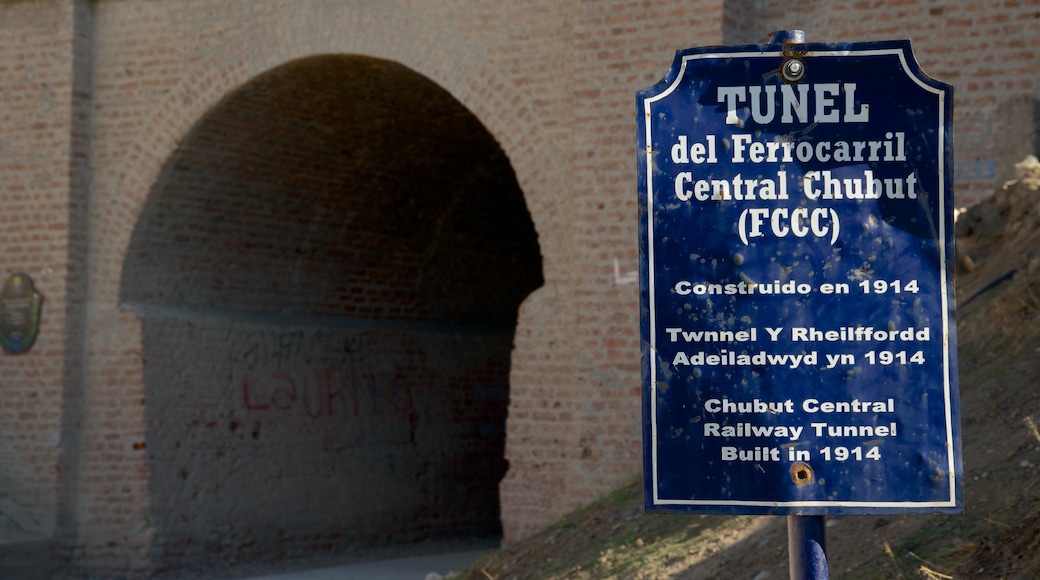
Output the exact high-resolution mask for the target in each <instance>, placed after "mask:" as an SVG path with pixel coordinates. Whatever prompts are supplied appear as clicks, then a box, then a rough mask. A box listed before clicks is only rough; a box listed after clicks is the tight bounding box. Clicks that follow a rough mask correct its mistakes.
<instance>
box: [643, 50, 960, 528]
mask: <svg viewBox="0 0 1040 580" xmlns="http://www.w3.org/2000/svg"><path fill="white" fill-rule="evenodd" d="M952 100H953V94H952V89H951V87H950V86H948V85H946V84H943V83H941V82H938V81H936V80H934V79H931V78H929V77H928V76H926V75H925V74H924V73H923V72H922V71H921V69H920V67H919V65H918V63H917V62H916V61H915V59H914V57H913V54H912V52H911V48H910V43H909V41H884V42H870V43H842V44H815V43H809V44H772V45H753V46H726V47H708V48H693V49H687V50H682V51H679V52H678V53H677V54H676V58H675V61H674V63H673V64H672V67H671V69H670V70H669V71H668V73H667V74H666V75H665V77H664V79H662V80H661V81H660V82H659V83H657V84H656V85H655V86H653V87H651V88H649V89H646V90H644V91H640V92H639V93H637V99H636V101H637V109H638V152H637V157H638V179H639V190H640V191H639V193H640V203H639V219H640V257H641V259H640V291H641V300H640V302H641V332H642V350H643V363H642V365H643V368H642V377H643V416H644V428H643V434H644V458H645V459H644V466H645V492H646V508H647V509H648V510H649V511H678V512H711V513H748V514H801V515H822V514H857V513H875V514H876V513H916V512H954V513H956V512H960V511H962V496H961V485H960V480H961V473H962V472H961V460H960V425H959V418H958V417H959V408H958V406H959V403H958V379H957V360H956V352H957V346H956V334H955V331H956V329H955V324H954V309H955V302H954V297H953V256H954V248H953V238H952V233H953V187H952V179H953V148H952V142H953V135H952V124H951V123H952V111H951V109H952Z"/></svg>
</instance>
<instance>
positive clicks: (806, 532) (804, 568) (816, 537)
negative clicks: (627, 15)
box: [770, 30, 830, 580]
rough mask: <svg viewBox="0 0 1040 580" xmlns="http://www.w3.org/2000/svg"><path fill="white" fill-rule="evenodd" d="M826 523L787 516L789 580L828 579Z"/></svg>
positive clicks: (789, 33)
mask: <svg viewBox="0 0 1040 580" xmlns="http://www.w3.org/2000/svg"><path fill="white" fill-rule="evenodd" d="M770 42H772V43H774V44H779V43H792V44H800V43H804V42H805V32H804V31H801V30H777V31H775V32H773V33H772V34H771V35H770ZM826 528H827V525H826V522H825V520H824V517H823V516H795V515H790V516H787V555H788V558H789V559H790V562H791V564H790V567H789V569H790V574H791V580H828V578H829V577H830V573H829V570H828V568H827V530H826Z"/></svg>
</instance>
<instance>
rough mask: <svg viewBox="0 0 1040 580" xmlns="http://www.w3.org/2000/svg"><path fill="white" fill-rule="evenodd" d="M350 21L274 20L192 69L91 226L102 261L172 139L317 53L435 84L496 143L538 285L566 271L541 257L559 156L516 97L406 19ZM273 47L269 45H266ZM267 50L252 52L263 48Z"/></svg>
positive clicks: (552, 243) (493, 74)
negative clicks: (520, 207) (385, 66)
mask: <svg viewBox="0 0 1040 580" xmlns="http://www.w3.org/2000/svg"><path fill="white" fill-rule="evenodd" d="M365 16H366V15H362V16H361V17H359V18H355V19H352V20H350V21H349V28H347V29H342V28H339V27H337V26H329V27H327V28H326V29H324V30H318V31H315V30H313V25H312V23H310V22H302V21H301V22H298V23H297V22H295V21H293V20H292V19H291V18H289V19H284V20H279V21H277V22H273V23H270V24H268V25H267V26H266V27H260V28H257V29H253V30H249V31H246V32H244V33H243V34H241V35H240V36H239V37H237V38H235V39H234V40H233V41H231V42H229V43H228V50H227V51H226V52H222V53H220V54H218V55H215V56H213V57H211V58H209V59H207V60H204V61H202V62H200V63H199V64H198V65H197V66H196V67H195V68H194V70H192V71H191V72H190V73H189V74H187V75H185V78H184V80H183V81H181V82H180V83H179V84H178V85H177V86H176V87H175V88H173V89H172V90H171V91H170V92H169V94H168V95H167V96H166V97H165V98H164V99H163V100H162V101H159V102H158V103H157V105H156V107H155V111H156V115H155V116H154V117H153V118H152V121H151V123H149V124H148V125H147V126H145V127H142V128H141V130H140V134H139V137H137V138H133V139H132V142H134V143H136V144H137V145H135V147H134V148H133V149H132V150H131V151H128V152H127V158H126V160H125V165H127V166H130V167H134V168H136V171H134V172H133V173H130V172H127V173H125V174H123V176H122V177H121V179H120V180H119V182H118V183H117V184H116V193H117V195H116V196H115V202H114V203H115V204H117V205H118V206H120V207H110V208H108V209H107V211H106V212H105V215H104V216H102V217H101V218H100V219H101V221H102V225H101V226H100V228H99V229H103V230H104V231H105V232H106V238H105V240H103V241H104V242H106V245H108V247H107V248H105V249H104V254H105V255H106V256H111V255H112V253H113V252H114V253H115V255H118V256H123V255H125V252H126V249H127V246H128V244H129V234H130V229H131V228H132V225H133V223H134V222H135V221H136V215H137V213H138V212H139V211H140V210H141V208H142V207H143V204H144V201H145V198H146V197H147V194H148V191H149V189H150V187H151V185H152V184H153V183H154V181H155V179H157V178H158V176H159V174H160V171H161V169H162V165H163V163H164V162H165V161H166V159H167V158H168V157H169V155H170V154H172V153H173V151H174V150H175V149H176V147H177V145H178V144H179V143H180V140H181V139H182V138H183V136H184V135H186V134H187V132H188V131H190V130H191V128H192V127H193V126H194V124H195V123H196V122H197V121H198V120H199V119H200V118H202V117H203V116H204V115H205V114H206V112H207V111H209V110H210V109H211V108H212V107H213V106H214V105H215V104H216V103H218V102H219V101H220V99H222V98H223V97H224V96H225V95H227V94H229V93H231V92H233V91H234V90H235V89H236V88H237V87H239V86H241V85H243V84H245V83H246V82H248V81H249V80H250V79H252V78H254V77H256V76H257V75H260V74H262V73H263V72H265V71H267V70H270V69H273V68H276V67H278V66H281V65H284V64H286V63H289V62H291V61H293V60H297V59H300V58H305V57H309V56H316V55H321V54H358V55H363V56H370V57H375V58H382V59H386V60H390V61H394V62H398V63H400V64H403V65H405V66H406V67H408V68H410V69H412V70H414V71H416V72H417V73H419V74H421V75H423V76H425V77H427V78H429V79H430V80H432V81H433V82H435V83H437V84H438V85H440V86H441V87H442V88H444V89H445V90H447V91H448V92H449V93H450V94H452V96H454V97H455V98H456V99H457V100H458V101H459V102H461V103H462V104H463V105H464V106H466V107H467V108H468V109H469V110H470V111H471V112H473V114H474V116H476V117H477V118H478V119H479V120H480V121H481V122H482V123H483V124H484V126H485V127H486V128H487V129H488V131H489V133H491V135H492V136H494V137H495V139H496V140H497V141H498V142H499V144H500V145H501V147H502V149H503V150H504V151H505V153H506V155H507V156H508V157H509V160H510V163H511V165H512V167H513V170H514V172H515V173H516V176H517V180H518V182H519V183H520V186H521V189H522V190H523V191H524V195H525V198H526V200H527V205H528V209H529V211H530V213H531V217H532V220H533V221H534V225H535V230H536V231H537V233H538V235H539V239H540V244H541V246H542V247H543V258H544V260H545V263H544V270H545V275H546V279H551V278H554V277H556V276H555V275H554V274H555V273H558V272H564V271H566V266H565V265H564V264H561V263H560V260H561V259H565V257H564V256H563V255H560V254H559V253H555V252H547V251H545V249H547V248H554V249H559V248H562V247H565V245H566V244H563V243H561V240H559V239H558V238H559V237H560V236H561V235H564V234H563V233H562V232H563V231H565V229H564V228H560V227H559V226H558V224H557V221H558V220H559V219H560V217H561V216H560V215H559V207H558V200H557V199H555V198H554V195H556V194H557V193H556V192H559V191H562V183H563V179H562V175H561V170H560V168H559V167H558V166H557V164H558V160H559V156H558V155H556V154H554V146H553V144H552V143H551V141H550V140H549V139H548V137H547V136H546V135H545V134H543V133H542V131H541V130H540V128H539V126H538V122H537V119H536V117H535V113H534V110H533V108H532V107H531V106H530V105H528V104H527V103H526V98H525V97H524V95H523V94H522V93H520V92H518V91H515V90H513V89H512V88H511V87H510V85H509V82H508V79H507V78H505V76H504V75H501V74H499V73H498V72H497V71H495V70H494V69H493V68H492V67H491V65H490V63H488V62H486V61H485V60H483V59H481V58H480V57H479V55H477V54H475V51H473V50H467V47H461V46H459V45H457V44H456V43H453V42H451V41H450V40H449V39H447V38H445V37H439V36H437V34H436V32H437V31H436V30H435V29H433V28H431V27H430V26H429V25H428V24H427V23H424V22H420V21H417V20H411V19H409V18H407V17H399V18H386V17H379V18H378V19H377V18H375V17H371V18H367V17H365ZM274 39H277V40H278V43H273V42H272V41H273V40H274ZM272 44H275V48H274V49H272V50H270V51H262V50H257V49H256V47H258V46H271V45H272Z"/></svg>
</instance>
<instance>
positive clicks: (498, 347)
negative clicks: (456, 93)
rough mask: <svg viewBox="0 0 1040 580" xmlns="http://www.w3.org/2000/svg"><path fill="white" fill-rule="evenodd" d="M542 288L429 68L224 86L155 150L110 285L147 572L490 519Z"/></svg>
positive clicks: (517, 208) (499, 162)
mask: <svg viewBox="0 0 1040 580" xmlns="http://www.w3.org/2000/svg"><path fill="white" fill-rule="evenodd" d="M541 283H542V274H541V257H540V254H539V250H538V242H537V238H536V235H535V233H534V228H533V226H532V224H531V218H530V215H529V213H528V211H527V209H526V206H525V203H524V198H523V194H522V192H521V191H520V189H519V186H518V185H517V183H516V179H515V177H514V175H513V172H512V169H511V167H510V165H509V162H508V160H507V159H506V157H505V155H504V153H503V152H502V150H501V148H500V147H499V146H498V145H497V143H496V142H495V141H494V139H493V138H492V137H491V136H490V135H489V134H488V133H487V131H486V130H485V129H484V128H483V126H482V125H481V124H480V122H479V121H478V120H477V119H476V118H475V117H474V116H473V115H472V114H471V113H470V112H469V111H467V110H466V109H465V108H464V107H463V106H462V105H461V104H459V103H458V102H457V101H456V100H455V99H454V98H452V97H451V95H449V94H448V93H446V92H445V91H443V90H442V89H440V88H439V87H438V86H437V85H436V84H434V83H432V82H430V81H429V80H428V79H426V78H424V77H422V76H421V75H418V74H416V73H414V72H413V71H411V70H410V69H408V68H406V67H404V66H402V65H400V64H397V63H394V62H390V61H386V60H379V59H373V58H367V57H359V56H333V55H326V56H318V57H310V58H306V59H301V60H297V61H293V62H290V63H288V64H286V65H283V66H280V67H278V68H276V69H273V70H271V71H268V72H267V73H265V74H263V75H261V76H259V77H257V78H255V79H253V80H252V81H250V82H249V83H247V84H246V85H244V86H242V87H240V88H239V89H238V90H236V91H234V92H233V93H232V94H230V95H228V96H227V97H226V98H225V99H223V100H222V101H221V102H220V103H219V104H218V105H217V106H215V107H214V108H213V109H212V110H211V111H210V112H209V113H208V114H207V115H206V116H205V117H204V118H202V119H201V120H200V121H199V122H198V123H197V124H196V125H195V127H194V128H193V130H192V131H191V132H190V133H189V135H188V136H187V137H186V138H185V139H184V140H183V141H182V142H181V144H180V146H179V147H178V149H177V150H176V151H175V153H174V154H173V155H172V156H171V157H170V158H169V159H168V160H167V162H166V164H165V166H164V169H163V171H162V173H161V175H160V176H159V178H158V179H157V181H156V182H155V184H154V185H153V187H152V189H151V191H150V193H149V196H148V199H147V201H146V204H145V207H144V209H143V210H142V212H141V214H140V217H139V220H138V222H137V224H136V226H135V228H134V232H133V235H132V238H131V243H130V246H129V251H128V255H127V260H126V265H125V267H124V272H123V277H122V283H121V300H122V301H123V302H124V303H128V304H131V305H132V306H133V307H134V308H135V309H137V310H138V311H139V313H140V314H141V316H142V320H143V326H142V343H143V344H142V357H143V360H144V376H145V390H146V403H147V419H148V425H147V445H148V456H149V469H150V492H151V505H152V514H151V516H152V522H153V525H154V527H155V530H156V535H155V548H156V549H155V551H154V553H155V558H156V559H157V560H158V561H157V562H156V564H157V565H159V566H177V565H182V564H186V563H199V562H205V561H235V560H240V559H253V558H258V557H265V556H274V557H277V556H292V555H300V554H305V553H311V552H314V551H324V550H329V551H345V550H351V549H357V548H363V547H366V546H373V545H381V544H387V543H394V542H407V541H416V540H424V539H434V538H445V537H458V536H485V535H494V534H497V533H499V529H500V528H499V526H500V524H499V521H498V497H497V493H498V492H497V484H498V481H499V479H501V477H502V475H503V473H504V472H505V468H506V466H505V462H504V460H503V458H502V457H503V445H504V422H505V413H506V407H507V404H508V371H509V356H510V350H511V347H512V338H513V328H514V326H515V323H516V313H517V308H518V306H519V304H520V302H521V301H522V300H523V299H524V297H525V296H526V295H527V294H528V293H530V292H531V291H532V290H534V289H535V288H537V287H538V286H540V285H541Z"/></svg>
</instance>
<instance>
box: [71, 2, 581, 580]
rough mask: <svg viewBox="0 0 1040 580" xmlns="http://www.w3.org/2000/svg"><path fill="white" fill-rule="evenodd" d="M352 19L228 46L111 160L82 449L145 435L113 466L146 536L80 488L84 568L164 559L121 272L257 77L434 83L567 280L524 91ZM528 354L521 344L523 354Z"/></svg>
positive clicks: (99, 207) (432, 47) (88, 486)
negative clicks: (329, 70) (226, 104)
mask: <svg viewBox="0 0 1040 580" xmlns="http://www.w3.org/2000/svg"><path fill="white" fill-rule="evenodd" d="M330 10H335V9H333V8H330ZM347 13H348V10H347V9H346V8H343V9H342V14H333V15H331V16H336V17H338V18H341V19H342V20H341V21H336V20H334V19H332V18H330V19H327V20H326V21H327V22H329V25H328V26H325V27H323V28H322V29H320V30H315V29H314V27H313V22H312V21H303V20H300V21H296V20H293V19H292V18H291V17H289V18H283V19H280V20H277V21H274V20H272V21H269V22H267V23H266V24H263V25H260V26H256V27H253V28H249V29H247V30H245V31H244V32H242V33H241V34H239V35H237V36H235V37H233V38H231V39H229V40H228V41H227V43H226V44H225V45H224V47H223V50H221V51H218V52H216V53H213V55H212V56H210V57H209V58H206V59H203V60H202V61H200V62H199V63H198V64H197V65H196V66H195V67H194V68H193V69H192V70H191V71H190V72H188V73H187V74H185V75H184V77H183V80H182V81H180V82H179V83H178V84H177V85H175V86H174V87H173V88H172V89H171V90H169V91H168V92H166V93H165V96H164V97H163V98H162V99H160V100H158V101H157V102H156V104H155V106H154V108H153V111H154V115H152V116H150V117H149V122H148V123H147V124H145V125H144V126H141V127H140V129H139V130H138V132H137V134H136V136H133V137H130V138H129V139H127V142H128V143H131V145H130V146H129V147H128V148H127V149H126V150H124V151H123V156H122V158H121V159H118V160H117V161H115V162H107V163H110V164H109V165H107V166H105V167H103V168H102V170H103V171H107V172H108V174H107V175H108V177H107V179H109V180H111V181H110V183H111V185H105V186H104V188H105V190H104V191H98V192H97V195H96V199H97V201H96V202H95V204H94V206H93V208H92V212H93V213H92V219H91V244H90V250H89V251H90V257H91V259H90V267H91V270H92V275H91V278H90V286H89V289H88V307H87V310H86V315H87V320H86V324H87V331H86V334H87V336H89V337H92V338H91V339H90V340H89V341H88V343H87V347H86V358H85V365H86V368H85V373H84V376H85V380H84V382H85V385H84V388H85V397H84V401H85V405H86V406H85V408H86V409H87V411H86V415H85V417H84V421H83V434H84V435H83V439H84V443H83V447H84V448H89V447H91V446H94V445H103V444H104V443H103V442H104V441H106V440H110V439H111V438H113V437H115V436H118V437H119V438H120V440H123V439H127V438H128V435H127V430H128V429H131V428H133V427H132V426H133V425H137V429H139V433H140V435H137V436H133V435H131V436H129V437H132V438H133V439H134V441H131V442H130V443H128V445H130V449H131V450H132V451H131V452H130V453H128V455H127V459H126V463H125V464H124V465H121V466H118V467H112V468H111V469H112V470H113V472H127V471H133V472H134V473H136V474H137V476H135V477H134V478H132V481H127V484H126V486H125V487H124V489H123V494H122V498H121V502H122V503H123V504H124V505H125V506H126V507H125V508H123V511H124V513H125V514H126V519H127V520H130V521H135V522H141V524H140V525H142V526H145V527H144V528H143V531H142V532H140V533H135V534H134V536H133V537H128V536H127V535H126V527H125V525H124V524H118V523H105V522H100V521H97V520H92V519H91V518H89V517H87V516H86V514H88V513H89V511H90V509H91V507H90V506H91V503H92V502H93V501H99V502H102V501H105V498H104V495H103V493H104V492H102V491H101V490H102V488H103V485H102V484H101V483H97V484H95V483H93V482H86V483H84V484H83V485H81V486H80V490H79V491H78V492H77V493H78V494H79V495H80V496H81V497H82V499H81V500H80V507H79V509H80V513H81V514H82V515H80V516H79V521H78V523H74V524H73V525H74V526H75V528H76V529H75V530H74V533H75V534H76V535H77V536H78V539H77V540H76V542H77V543H78V544H80V545H82V546H85V547H86V548H87V553H89V554H90V558H89V559H85V560H84V561H83V566H85V567H87V568H90V566H92V564H91V560H96V561H98V562H104V561H113V560H123V561H127V560H128V561H130V562H132V563H131V564H130V565H131V566H132V567H142V568H147V567H149V566H150V565H151V564H150V561H151V559H152V557H153V556H151V555H149V552H150V550H151V548H150V547H149V546H150V542H151V537H152V535H153V534H154V532H155V530H154V529H153V528H152V527H151V524H149V523H147V522H148V521H149V509H150V508H149V490H148V482H147V478H148V475H147V473H148V462H147V459H146V457H145V452H146V451H145V450H146V447H145V444H144V442H142V441H141V440H142V439H143V438H144V434H145V431H146V423H147V418H146V416H145V408H144V405H143V404H142V405H141V407H140V408H137V409H136V410H135V409H134V408H133V404H131V403H130V401H143V400H144V396H145V392H144V382H145V377H144V375H145V368H144V361H143V360H142V355H143V352H142V343H143V339H142V326H141V321H142V318H141V317H140V315H138V314H137V313H136V312H134V311H132V309H129V308H127V307H126V306H125V305H120V303H119V292H120V280H121V272H122V268H123V265H124V263H125V260H126V256H127V253H128V250H129V248H130V244H131V235H132V231H133V228H134V225H135V224H136V223H137V220H138V218H139V216H140V213H141V211H142V208H143V207H144V206H145V203H146V201H147V197H148V194H149V192H150V191H152V188H153V186H154V185H155V182H156V180H157V179H159V177H160V175H161V173H162V170H163V166H164V164H165V163H166V161H167V160H168V159H169V157H170V156H171V155H172V154H173V153H174V152H175V151H176V150H177V147H178V146H179V144H180V143H181V140H182V139H183V138H184V137H185V136H186V135H187V134H188V133H189V132H190V130H191V129H192V127H194V126H195V124H196V123H197V122H198V120H199V119H201V118H202V117H203V116H204V115H205V114H206V113H207V112H208V111H209V110H211V109H212V108H213V107H214V106H215V105H216V104H217V103H219V102H220V101H221V99H223V98H224V97H225V96H226V95H228V94H230V93H232V92H233V91H234V90H235V89H236V88H238V87H240V86H242V85H243V84H245V83H247V82H248V81H249V80H250V79H252V78H255V77H256V76H258V75H260V74H263V73H264V72H265V71H268V70H271V69H274V68H276V67H278V66H281V65H284V64H287V63H290V62H292V61H295V60H298V59H302V58H306V57H311V56H317V55H324V54H357V55H365V56H371V57H376V58H381V59H386V60H390V61H394V62H398V63H401V64H403V65H404V66H406V67H408V68H410V69H411V70H413V71H416V72H417V73H419V74H421V75H423V76H425V77H427V78H429V79H430V80H432V81H434V82H435V83H437V84H438V85H440V86H441V87H442V88H444V89H446V90H447V91H448V92H449V93H450V94H452V95H453V96H454V97H455V98H456V99H457V100H458V101H460V102H461V103H462V104H463V105H465V106H466V107H467V108H468V109H469V110H470V111H471V112H472V113H473V114H474V115H475V116H476V117H477V118H478V119H479V120H480V121H481V122H482V123H483V124H484V126H485V127H486V128H487V129H488V131H489V132H490V133H491V134H492V135H493V136H494V137H495V138H496V140H497V141H498V142H499V144H500V145H501V147H502V149H503V150H504V151H505V153H506V154H507V156H508V157H509V160H510V163H511V165H512V167H513V170H514V172H515V174H516V177H517V180H518V182H519V184H520V186H521V188H522V190H523V192H524V197H525V199H526V202H527V206H528V209H529V211H530V214H531V218H532V220H533V222H534V227H535V229H536V231H537V233H538V235H539V244H540V246H541V247H542V255H543V274H544V276H545V279H546V281H547V283H548V282H549V281H550V280H552V279H553V278H559V277H562V276H564V275H565V273H566V271H567V267H566V264H565V262H566V257H565V256H564V255H562V254H561V253H560V252H561V251H562V249H564V248H566V247H567V244H566V243H564V242H563V240H562V239H561V238H562V236H564V235H566V232H567V228H563V227H559V226H558V220H561V219H562V216H561V215H560V211H561V209H562V208H561V204H560V203H558V200H557V199H556V196H557V195H559V192H560V191H562V190H563V185H562V184H563V178H562V175H561V171H560V169H559V166H558V162H559V156H557V155H555V154H554V149H553V145H552V143H551V141H550V140H549V139H548V137H547V136H546V135H545V134H543V132H542V129H541V128H540V127H539V125H538V123H537V119H536V118H535V115H534V112H533V108H532V107H530V106H529V105H528V104H527V103H526V99H525V97H524V96H523V95H522V94H521V93H519V92H518V91H515V90H513V89H512V88H511V86H510V84H509V81H508V79H507V78H506V76H505V75H502V74H499V72H498V71H496V70H494V69H493V68H492V67H491V65H490V64H489V63H488V62H486V61H484V60H483V59H482V58H481V57H480V55H479V54H478V52H479V51H477V50H475V49H473V48H471V47H464V46H459V45H457V44H455V43H453V42H452V41H451V39H450V38H447V37H446V36H444V35H440V34H438V31H437V30H436V29H435V28H431V27H430V26H429V24H428V23H426V22H420V21H417V20H413V19H411V18H409V17H408V16H407V15H403V16H395V17H382V16H381V17H379V18H378V19H376V18H375V17H370V15H367V14H365V13H362V14H360V15H351V16H350V17H348V16H347ZM267 47H271V48H270V49H269V50H268V49H267ZM117 176H118V177H117ZM95 182H96V183H103V181H102V182H98V181H95ZM532 304H534V306H532ZM553 304H554V302H553V301H552V297H551V296H550V295H547V294H546V293H545V292H543V291H536V292H535V293H533V294H532V295H531V296H530V297H529V298H528V300H527V301H526V302H525V306H524V307H523V308H522V309H521V314H520V320H519V321H518V323H517V324H518V326H517V332H518V333H519V332H521V331H522V329H524V328H525V326H534V325H537V326H538V327H539V331H538V332H541V328H544V327H548V326H551V325H553V324H555V323H556V322H555V321H554V320H553V316H552V315H551V313H549V311H552V310H555V308H556V307H555V306H553ZM525 311H526V314H525ZM536 318H537V319H536ZM526 334H527V335H528V336H529V337H530V336H531V335H532V333H531V332H527V333H526ZM535 334H537V333H535ZM521 348H522V347H521V346H520V345H519V344H518V346H517V349H518V350H520V349H521ZM113 398H119V399H121V400H123V401H125V403H124V404H123V406H124V407H126V410H125V411H124V412H123V413H122V417H121V420H120V424H119V425H118V426H116V425H113V424H111V423H110V422H109V420H108V419H107V417H106V414H105V412H104V411H103V410H101V409H102V408H103V407H104V406H105V403H106V402H107V401H108V400H110V399H113ZM92 461H94V460H92V459H90V458H86V457H85V458H84V459H83V460H82V462H81V463H82V466H81V467H80V469H81V470H84V472H87V471H91V470H95V469H96V466H92V464H91V462H92ZM108 469H110V468H109V467H108V466H105V467H104V468H103V470H108ZM98 481H100V480H98Z"/></svg>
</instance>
